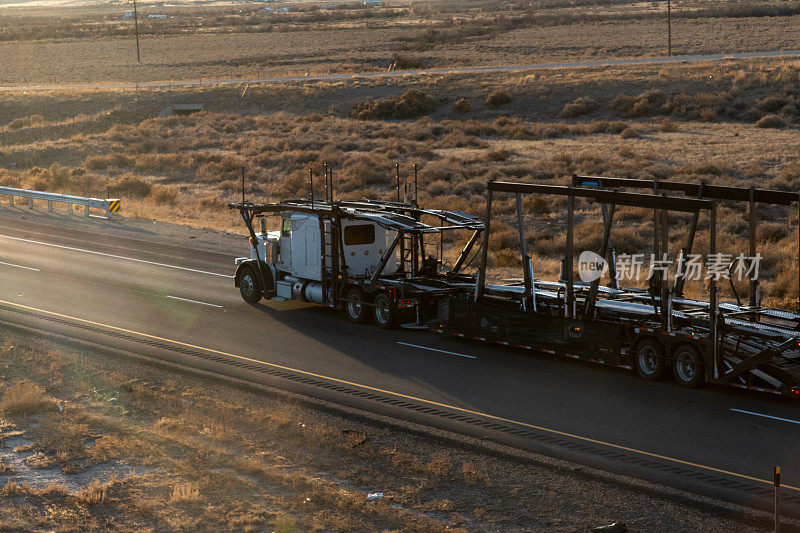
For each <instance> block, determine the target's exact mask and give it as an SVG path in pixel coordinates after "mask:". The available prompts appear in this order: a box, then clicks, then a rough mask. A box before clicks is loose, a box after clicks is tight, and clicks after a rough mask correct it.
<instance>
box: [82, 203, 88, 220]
mask: <svg viewBox="0 0 800 533" xmlns="http://www.w3.org/2000/svg"><path fill="white" fill-rule="evenodd" d="M83 214H84V216H86V218H89V206H88V205H84V206H83Z"/></svg>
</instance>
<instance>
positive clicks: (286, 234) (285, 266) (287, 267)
mask: <svg viewBox="0 0 800 533" xmlns="http://www.w3.org/2000/svg"><path fill="white" fill-rule="evenodd" d="M280 242H281V244H280V246H281V262H280V266H279V269H280V270H281V271H283V272H291V271H292V220H291V219H290V218H289V217H288V216H286V217H283V218H281V241H280Z"/></svg>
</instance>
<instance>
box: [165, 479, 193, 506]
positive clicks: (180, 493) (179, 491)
mask: <svg viewBox="0 0 800 533" xmlns="http://www.w3.org/2000/svg"><path fill="white" fill-rule="evenodd" d="M169 501H170V502H171V503H196V502H199V501H200V489H199V488H198V487H197V485H196V484H194V483H179V484H177V485H175V486H174V487H172V496H170V498H169Z"/></svg>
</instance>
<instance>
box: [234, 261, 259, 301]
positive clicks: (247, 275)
mask: <svg viewBox="0 0 800 533" xmlns="http://www.w3.org/2000/svg"><path fill="white" fill-rule="evenodd" d="M239 292H240V293H241V294H242V299H243V300H244V301H245V302H247V303H249V304H254V303H258V302H259V301H261V297H262V293H261V282H260V281H259V280H258V276H256V271H255V270H253V269H252V268H251V267H247V268H245V269H243V270H242V273H241V275H240V276H239Z"/></svg>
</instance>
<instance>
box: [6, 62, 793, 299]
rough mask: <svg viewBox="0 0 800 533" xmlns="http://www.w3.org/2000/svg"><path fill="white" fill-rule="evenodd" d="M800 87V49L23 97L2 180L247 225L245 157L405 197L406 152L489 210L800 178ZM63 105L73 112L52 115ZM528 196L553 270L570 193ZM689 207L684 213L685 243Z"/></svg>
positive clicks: (443, 196)
mask: <svg viewBox="0 0 800 533" xmlns="http://www.w3.org/2000/svg"><path fill="white" fill-rule="evenodd" d="M797 87H798V63H797V62H795V61H773V62H763V63H757V64H748V63H746V62H732V63H725V64H708V65H695V66H672V67H668V68H659V67H636V68H626V69H622V68H620V69H613V70H611V69H585V70H577V71H571V72H570V71H560V70H554V71H549V72H537V73H535V74H507V75H504V76H497V75H493V76H448V77H436V78H426V79H422V80H410V79H409V80H405V81H403V82H402V85H401V86H399V87H395V86H389V85H384V84H381V83H372V84H363V83H337V84H324V83H317V84H305V85H296V86H292V85H283V86H254V87H252V88H248V89H247V91H245V92H246V93H248V94H247V95H246V97H244V98H239V97H238V96H237V94H238V89H235V88H234V89H228V90H222V89H219V90H216V91H215V90H212V89H203V90H202V91H177V92H174V91H173V92H151V93H146V94H145V93H142V94H140V95H139V99H138V100H137V102H138V104H137V107H138V112H135V111H134V109H133V105H132V103H133V100H132V98H135V97H134V95H132V94H131V93H130V92H128V93H115V92H88V93H57V92H52V93H31V94H27V95H21V94H15V95H13V97H12V98H10V99H9V100H7V101H6V102H5V106H6V107H5V109H6V111H11V110H12V109H13V108H15V107H16V108H17V109H27V110H30V112H32V113H33V114H32V115H28V116H21V117H18V118H16V119H14V120H13V121H11V122H8V123H6V124H5V125H3V128H2V131H3V137H2V141H3V143H4V145H3V147H2V148H0V164H2V165H3V167H5V170H2V171H0V184H2V185H10V186H22V187H32V188H36V189H41V190H62V191H69V192H72V193H76V194H83V195H97V196H105V194H106V192H105V184H106V178H108V179H109V182H110V188H111V195H112V196H121V197H123V198H124V199H125V204H124V209H125V212H126V213H127V214H128V215H134V216H143V217H154V218H161V219H164V220H169V221H173V222H179V223H188V224H193V225H197V226H204V227H212V228H216V229H229V230H233V231H242V229H243V228H242V226H241V223H240V222H239V221H238V220H237V218H236V216H235V215H234V214H233V213H232V212H230V211H228V210H227V209H226V207H225V206H226V203H227V202H228V201H231V200H234V199H236V198H238V197H239V196H240V194H241V193H240V172H241V168H242V167H244V169H245V172H246V176H247V194H248V197H249V198H251V199H255V200H281V199H286V198H290V197H308V196H309V194H310V187H309V180H308V170H309V168H311V169H313V171H314V172H315V173H316V174H317V176H319V175H320V173H321V172H322V168H323V165H324V164H325V163H327V164H329V165H331V166H332V167H333V168H334V169H335V189H336V194H337V195H338V196H339V197H350V198H354V197H363V196H369V197H380V198H394V196H395V194H396V193H395V190H394V177H393V175H394V170H393V169H394V165H395V164H396V163H398V164H400V167H401V169H402V174H403V179H404V180H408V179H409V178H410V174H411V172H412V165H414V164H416V165H418V168H419V176H420V199H421V201H422V202H423V203H424V204H425V205H428V206H431V207H440V208H449V209H457V210H463V211H467V212H470V213H474V214H477V215H480V214H481V213H482V211H483V203H484V189H485V184H486V182H487V181H488V180H490V179H506V180H519V181H526V182H537V183H555V184H566V183H567V182H568V180H569V177H570V176H571V175H572V174H573V173H579V174H581V173H582V174H595V175H610V176H623V177H643V178H658V179H677V180H684V181H701V180H705V181H708V182H715V183H729V184H736V183H738V184H745V185H748V186H749V185H751V184H753V185H758V186H764V187H772V188H778V189H784V190H798V189H800V163H799V162H798V159H797V155H796V154H797V147H798V136H797V123H798V118H799V117H800V95H799V94H798V89H797ZM226 91H227V92H226ZM187 100H194V101H205V102H206V103H207V107H208V108H209V109H210V112H205V113H200V114H196V115H192V116H188V117H183V118H181V117H168V118H164V119H146V120H141V121H138V122H137V120H136V114H137V113H138V115H139V118H140V119H141V118H142V117H144V116H153V115H155V113H156V112H157V110H158V109H160V107H161V106H163V105H165V104H166V103H169V102H175V101H187ZM215 106H216V111H215ZM56 108H58V110H59V112H60V113H62V115H63V114H64V113H66V114H67V115H68V114H70V113H71V114H72V116H71V117H68V116H65V118H61V119H60V120H55V121H53V120H51V119H48V117H47V116H46V114H47V113H48V110H49V111H51V112H53V111H54V110H55V109H56ZM0 109H2V107H0ZM37 109H42V110H43V111H42V113H45V115H41V114H37V113H36V110H37ZM12 167H13V168H12ZM317 185H318V189H317V195H318V196H321V189H320V188H319V185H320V181H319V180H318V182H317ZM499 205H500V207H499V210H498V211H497V213H498V214H499V216H500V217H501V218H500V222H499V224H496V225H495V226H494V232H493V236H492V240H491V249H490V260H491V261H492V264H493V265H495V266H497V267H504V268H505V267H509V268H510V267H516V266H517V264H518V258H517V253H516V252H515V247H516V245H517V243H516V237H515V230H514V227H513V226H514V224H513V223H512V222H511V221H512V219H513V216H512V211H511V209H512V202H511V201H510V198H507V199H504V200H501V202H500V204H499ZM525 207H526V210H527V212H528V215H527V216H528V218H527V219H526V224H527V226H528V232H529V240H530V245H531V246H532V248H533V251H534V252H535V253H536V259H535V266H536V271H537V275H538V276H540V277H543V278H547V277H551V276H554V275H556V274H557V271H558V264H559V258H560V257H561V253H562V249H561V248H562V246H563V239H564V232H563V228H564V226H563V224H564V220H563V205H562V203H559V201H542V200H541V199H537V198H531V199H529V200H527V203H526V205H525ZM596 214H597V210H596V207H595V206H591V205H583V206H582V207H581V211H580V213H579V217H578V219H577V222H578V226H577V234H576V238H577V240H576V246H577V247H579V249H586V248H590V249H594V248H598V247H599V239H600V232H599V226H598V223H597V219H596V218H595V217H596ZM760 217H761V219H762V223H761V230H760V234H759V240H760V241H761V244H762V246H761V253H762V255H763V256H764V260H763V263H762V268H763V270H762V278H764V279H765V284H764V287H763V288H764V290H765V295H766V296H767V297H768V298H769V300H770V301H771V302H772V303H782V304H785V305H790V304H791V302H792V301H793V299H794V298H795V295H796V294H797V278H796V275H795V274H794V272H795V270H796V264H795V263H796V259H795V258H794V257H793V256H792V255H791V254H792V253H796V250H797V242H796V232H795V231H794V230H792V225H791V224H796V222H797V220H796V214H795V213H794V212H789V211H787V210H783V209H777V208H774V209H768V210H767V209H764V210H762V211H761V212H760ZM619 221H620V224H619V227H618V229H617V231H616V233H615V235H614V246H615V247H616V249H617V251H618V253H634V252H637V253H638V252H643V253H649V249H650V246H651V243H652V229H651V228H650V215H649V214H648V213H647V212H643V211H636V210H623V211H622V212H621V214H620V217H619ZM685 222H686V221H685V220H684V218H683V217H681V216H680V215H675V218H674V219H673V223H674V224H675V226H676V230H675V231H673V232H672V233H671V235H670V240H671V250H672V251H673V252H676V251H677V250H678V249H679V247H680V245H681V244H682V242H683V240H684V239H685V238H686V223H685ZM746 227H747V226H746V223H745V220H744V219H743V216H742V214H741V207H740V206H736V205H722V206H721V211H720V229H721V231H722V234H723V236H724V238H723V239H722V242H725V243H726V249H725V250H722V251H725V252H731V253H738V252H743V251H746V250H745V247H744V239H745V238H746ZM446 245H447V247H448V248H455V247H457V246H458V243H457V242H453V241H449V242H446ZM699 246H700V247H701V248H698V251H699V252H702V251H703V250H702V246H703V244H702V239H701V243H700V244H699ZM689 289H690V290H692V291H695V293H697V292H702V289H703V287H702V286H698V287H695V288H692V287H689ZM728 296H730V295H728Z"/></svg>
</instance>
